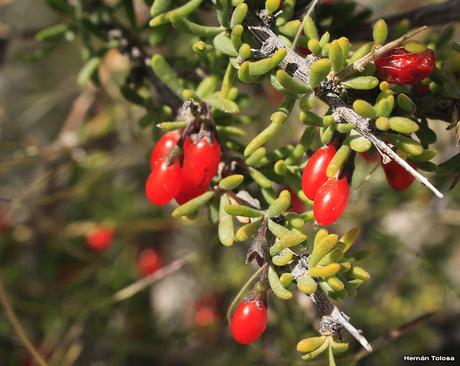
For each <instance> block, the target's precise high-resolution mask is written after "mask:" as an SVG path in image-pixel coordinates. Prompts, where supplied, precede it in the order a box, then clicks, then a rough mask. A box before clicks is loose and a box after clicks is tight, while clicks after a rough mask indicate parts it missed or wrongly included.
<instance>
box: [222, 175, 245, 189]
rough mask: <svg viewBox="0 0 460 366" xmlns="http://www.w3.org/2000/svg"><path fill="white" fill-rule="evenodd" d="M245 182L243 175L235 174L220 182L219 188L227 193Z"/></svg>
mask: <svg viewBox="0 0 460 366" xmlns="http://www.w3.org/2000/svg"><path fill="white" fill-rule="evenodd" d="M243 180H244V176H243V175H241V174H233V175H229V176H228V177H225V178H223V179H222V180H221V181H220V182H219V187H220V188H221V189H223V190H225V191H232V190H234V189H235V188H236V187H238V186H239V185H240V184H241V183H242V182H243Z"/></svg>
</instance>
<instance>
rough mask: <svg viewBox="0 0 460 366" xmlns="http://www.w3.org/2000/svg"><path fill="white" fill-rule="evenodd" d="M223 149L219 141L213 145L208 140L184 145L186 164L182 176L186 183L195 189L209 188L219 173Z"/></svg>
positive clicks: (204, 139)
mask: <svg viewBox="0 0 460 366" xmlns="http://www.w3.org/2000/svg"><path fill="white" fill-rule="evenodd" d="M220 157H221V148H220V144H219V141H217V140H216V139H214V141H213V142H212V143H211V142H210V141H209V140H208V139H207V138H203V139H201V140H199V141H195V142H192V143H184V163H183V166H182V174H183V178H184V181H187V182H188V184H191V185H193V186H195V187H203V186H206V187H207V186H209V183H210V182H211V180H212V178H213V177H214V176H215V175H216V173H217V168H218V166H219V163H220Z"/></svg>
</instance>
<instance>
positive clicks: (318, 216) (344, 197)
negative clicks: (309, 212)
mask: <svg viewBox="0 0 460 366" xmlns="http://www.w3.org/2000/svg"><path fill="white" fill-rule="evenodd" d="M349 195H350V186H349V185H348V181H347V178H346V177H344V178H341V179H338V178H332V179H328V180H327V181H326V183H324V184H323V185H322V186H321V187H320V189H318V192H316V196H315V201H314V203H313V215H314V217H315V220H316V221H317V222H318V223H319V224H320V225H330V224H332V223H334V222H335V221H337V220H338V218H339V217H340V215H342V213H343V211H344V210H345V208H346V207H347V202H348V197H349Z"/></svg>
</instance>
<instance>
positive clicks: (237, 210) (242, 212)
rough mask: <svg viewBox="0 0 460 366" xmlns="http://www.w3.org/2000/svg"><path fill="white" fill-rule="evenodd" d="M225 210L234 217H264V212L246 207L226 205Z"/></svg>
mask: <svg viewBox="0 0 460 366" xmlns="http://www.w3.org/2000/svg"><path fill="white" fill-rule="evenodd" d="M224 209H225V212H227V213H228V214H229V215H232V216H242V217H261V216H263V215H264V213H263V212H262V211H259V210H256V209H254V208H251V207H248V206H244V205H226V206H225V207H224Z"/></svg>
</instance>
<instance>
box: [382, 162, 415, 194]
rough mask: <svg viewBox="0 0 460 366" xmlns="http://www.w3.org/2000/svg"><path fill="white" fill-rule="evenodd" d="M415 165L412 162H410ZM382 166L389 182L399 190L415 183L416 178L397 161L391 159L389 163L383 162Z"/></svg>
mask: <svg viewBox="0 0 460 366" xmlns="http://www.w3.org/2000/svg"><path fill="white" fill-rule="evenodd" d="M410 165H411V166H412V167H414V166H413V165H412V164H410ZM382 168H383V171H384V173H385V177H386V178H387V181H388V184H389V185H390V186H391V187H392V188H393V189H395V190H397V191H404V190H405V189H407V188H409V187H410V185H411V184H412V183H414V181H415V178H414V176H412V174H410V173H408V172H407V171H406V170H405V169H404V168H403V167H402V166H401V165H399V164H398V163H397V162H396V161H394V160H390V162H388V163H387V164H383V163H382ZM414 168H415V167H414Z"/></svg>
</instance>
